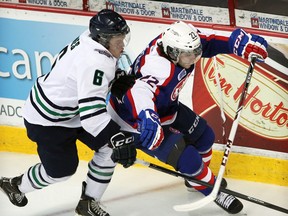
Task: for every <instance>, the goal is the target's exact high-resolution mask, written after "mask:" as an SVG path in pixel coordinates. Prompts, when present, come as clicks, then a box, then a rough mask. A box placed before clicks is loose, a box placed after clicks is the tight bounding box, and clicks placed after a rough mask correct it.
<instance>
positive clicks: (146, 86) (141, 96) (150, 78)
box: [124, 57, 172, 118]
mask: <svg viewBox="0 0 288 216" xmlns="http://www.w3.org/2000/svg"><path fill="white" fill-rule="evenodd" d="M151 58H152V59H147V64H144V65H143V66H142V67H141V70H140V72H141V77H140V78H139V79H137V80H136V82H135V84H134V86H133V87H132V88H131V89H130V90H129V91H128V92H127V93H126V96H125V97H124V104H127V106H128V108H129V109H130V110H131V111H132V113H133V116H134V118H137V116H138V114H139V113H140V112H141V111H142V110H145V109H152V110H154V111H156V112H157V108H156V106H155V100H156V96H157V95H158V93H159V88H161V86H163V85H165V84H166V83H167V82H168V80H169V79H170V76H171V73H172V71H171V65H170V62H169V61H168V60H166V59H164V58H155V59H153V57H151ZM159 61H160V62H159Z"/></svg>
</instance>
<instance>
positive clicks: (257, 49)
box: [229, 29, 268, 62]
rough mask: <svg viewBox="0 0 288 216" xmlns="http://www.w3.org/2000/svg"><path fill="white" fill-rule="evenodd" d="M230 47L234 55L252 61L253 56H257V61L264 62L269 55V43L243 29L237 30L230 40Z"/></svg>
mask: <svg viewBox="0 0 288 216" xmlns="http://www.w3.org/2000/svg"><path fill="white" fill-rule="evenodd" d="M229 46H230V49H231V51H233V53H234V54H236V55H238V56H241V57H242V58H245V59H248V60H249V61H251V57H252V55H256V56H257V61H259V62H264V60H265V59H266V58H267V56H268V53H267V51H266V48H267V46H268V44H267V41H266V40H265V39H264V38H263V37H261V36H259V35H255V34H248V33H246V32H245V31H244V30H243V29H236V30H234V31H233V32H232V34H231V36H230V38H229Z"/></svg>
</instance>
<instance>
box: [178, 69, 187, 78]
mask: <svg viewBox="0 0 288 216" xmlns="http://www.w3.org/2000/svg"><path fill="white" fill-rule="evenodd" d="M186 74H187V72H186V70H185V69H183V70H182V71H181V72H180V73H179V74H178V80H182V79H183V77H185V76H186Z"/></svg>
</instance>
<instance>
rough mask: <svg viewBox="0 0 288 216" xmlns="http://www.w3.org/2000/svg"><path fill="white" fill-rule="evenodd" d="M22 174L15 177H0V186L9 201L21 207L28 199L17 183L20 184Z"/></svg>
mask: <svg viewBox="0 0 288 216" xmlns="http://www.w3.org/2000/svg"><path fill="white" fill-rule="evenodd" d="M22 176H23V175H21V176H18V177H15V178H5V177H2V178H1V179H0V188H1V189H2V191H3V192H4V193H5V194H6V195H7V196H8V198H9V200H10V201H11V203H13V204H14V205H16V206H19V207H23V206H25V205H26V204H27V203H28V200H27V198H26V196H25V194H24V193H22V192H21V191H20V190H19V188H18V185H20V184H21V181H22Z"/></svg>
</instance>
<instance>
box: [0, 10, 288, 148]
mask: <svg viewBox="0 0 288 216" xmlns="http://www.w3.org/2000/svg"><path fill="white" fill-rule="evenodd" d="M124 6H125V5H124ZM121 7H122V6H121ZM125 7H126V6H125ZM141 7H144V5H142V6H141ZM145 7H146V5H145ZM0 12H1V13H0V14H1V15H0V26H1V32H5V34H2V33H1V34H0V125H13V126H23V119H22V116H21V107H22V106H23V103H24V101H25V100H26V98H27V97H28V94H29V91H30V89H31V87H32V85H33V83H34V82H35V80H36V78H37V77H38V76H40V75H42V74H44V73H47V72H49V71H50V67H51V65H52V62H53V60H54V58H55V56H56V54H57V53H58V52H59V51H60V50H61V49H62V48H63V47H64V46H66V45H67V44H68V43H70V42H71V41H72V40H74V39H75V38H76V37H77V36H78V35H79V34H81V33H82V32H83V31H84V30H86V28H87V26H88V25H87V23H88V21H89V18H90V17H85V19H83V17H82V19H83V22H82V25H79V24H77V25H73V23H75V20H79V19H80V20H81V17H79V16H77V17H76V16H75V17H72V18H71V17H69V19H70V22H64V20H66V19H67V17H68V15H64V14H58V15H57V16H56V14H51V16H47V15H46V14H45V13H39V12H26V11H23V12H22V14H20V11H16V10H9V13H8V12H7V13H6V12H5V13H3V11H1V8H0ZM11 14H12V15H15V17H12V16H11ZM19 14H20V16H21V20H20V19H19V18H18V17H19ZM44 19H46V21H43V20H44ZM50 20H58V22H54V21H53V22H51V21H50ZM61 22H62V23H61ZM128 24H129V26H130V27H131V32H132V39H131V42H130V44H129V47H128V49H127V50H126V51H127V53H125V59H123V61H121V62H122V64H123V65H124V67H127V66H128V65H129V64H130V62H131V61H133V60H134V58H135V56H136V55H137V54H138V53H140V52H141V51H142V50H143V49H144V48H145V46H146V45H147V44H148V42H149V41H150V40H151V39H152V38H154V37H155V36H156V35H158V34H159V33H160V32H162V30H163V29H164V28H165V27H166V26H167V25H164V24H159V23H151V22H149V23H145V22H136V21H131V20H129V21H128ZM143 29H149V31H147V32H145V35H144V34H143ZM226 33H227V32H226ZM266 38H267V40H268V42H269V44H270V46H269V49H268V52H269V57H268V59H267V61H266V63H265V64H258V63H257V65H256V68H255V72H254V74H253V78H252V81H251V86H250V87H249V92H248V98H247V101H246V104H245V107H244V110H243V112H242V117H241V120H240V122H239V129H238V130H237V136H236V138H235V145H239V146H246V147H252V148H259V149H267V150H273V151H278V152H286V153H288V148H287V143H288V140H287V137H288V129H287V127H288V112H287V110H288V94H287V92H288V81H287V80H288V70H287V69H288V64H287V62H288V60H287V52H286V51H285V50H287V39H283V38H271V37H266ZM271 41H273V43H270V42H271ZM132 51H133V52H132ZM285 53H286V54H285ZM135 54H136V55H135ZM216 62H217V64H216V65H217V70H215V68H214V64H213V59H212V58H211V59H202V60H201V62H200V63H199V64H197V67H196V70H195V75H194V82H193V90H192V88H191V91H190V90H189V91H187V89H186V88H183V89H182V92H181V94H185V97H186V98H187V97H189V98H190V99H191V98H192V101H193V109H194V110H195V112H197V113H198V114H200V115H201V116H203V117H204V118H205V119H207V121H208V122H209V124H210V125H211V126H212V127H213V129H214V130H215V133H216V141H217V142H219V143H223V137H222V132H223V130H222V127H221V125H222V119H221V116H220V111H219V104H220V103H221V101H223V103H224V112H225V114H226V117H227V121H226V122H225V130H226V135H228V134H229V130H230V128H231V124H232V121H233V118H234V115H235V112H236V108H237V104H238V101H239V97H240V94H241V85H242V83H243V81H244V79H245V74H246V72H247V68H248V61H247V60H243V59H241V58H239V57H236V56H234V55H217V58H216ZM216 72H217V73H216ZM218 73H219V75H218V76H220V84H221V89H222V94H223V98H222V99H219V95H218V92H217V85H216V82H215V76H217V75H216V74H218ZM191 85H192V83H190V82H187V83H186V86H191ZM192 91H193V92H192ZM192 93H193V94H192ZM192 95H193V96H192ZM191 108H192V104H191Z"/></svg>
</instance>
